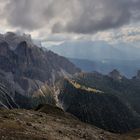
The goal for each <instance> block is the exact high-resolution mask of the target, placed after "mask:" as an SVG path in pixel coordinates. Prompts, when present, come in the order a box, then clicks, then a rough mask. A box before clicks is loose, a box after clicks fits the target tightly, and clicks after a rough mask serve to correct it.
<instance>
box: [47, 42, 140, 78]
mask: <svg viewBox="0 0 140 140" xmlns="http://www.w3.org/2000/svg"><path fill="white" fill-rule="evenodd" d="M48 49H50V50H52V51H54V52H56V53H58V54H59V55H62V56H65V57H67V58H69V60H70V61H71V62H73V63H74V64H75V65H76V66H78V67H80V68H81V69H82V70H84V71H86V72H92V71H98V72H101V73H103V74H107V73H109V72H110V71H112V70H113V69H118V70H119V71H120V72H121V73H122V74H124V75H125V76H127V77H129V78H130V77H132V76H134V75H135V74H136V72H137V70H139V69H140V65H139V61H140V56H139V51H140V48H139V46H138V47H135V46H133V45H130V44H125V43H119V44H108V43H107V42H105V41H73V42H64V43H62V44H60V45H55V46H52V47H49V48H48Z"/></svg>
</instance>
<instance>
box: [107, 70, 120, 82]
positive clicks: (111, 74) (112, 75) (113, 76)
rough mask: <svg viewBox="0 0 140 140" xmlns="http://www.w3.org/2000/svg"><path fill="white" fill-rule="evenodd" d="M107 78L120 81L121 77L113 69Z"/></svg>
mask: <svg viewBox="0 0 140 140" xmlns="http://www.w3.org/2000/svg"><path fill="white" fill-rule="evenodd" d="M109 77H111V78H113V79H114V80H121V79H122V75H121V74H120V72H119V71H118V70H116V69H114V70H113V71H112V72H110V73H109Z"/></svg>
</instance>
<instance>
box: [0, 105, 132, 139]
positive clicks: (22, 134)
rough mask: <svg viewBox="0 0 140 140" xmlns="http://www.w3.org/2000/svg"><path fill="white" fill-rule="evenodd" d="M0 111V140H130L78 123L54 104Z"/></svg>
mask: <svg viewBox="0 0 140 140" xmlns="http://www.w3.org/2000/svg"><path fill="white" fill-rule="evenodd" d="M38 109H39V110H38V111H28V110H19V109H16V110H0V119H1V121H0V139H1V140H3V139H4V140H128V139H129V140H133V138H131V137H125V136H121V135H116V134H112V133H109V132H106V131H104V130H102V129H98V128H96V127H94V126H90V125H88V124H85V123H82V122H80V121H79V120H78V119H76V118H75V117H73V116H71V115H69V114H67V113H65V112H63V111H62V110H61V109H58V108H56V107H54V106H50V105H45V106H40V107H39V108H38Z"/></svg>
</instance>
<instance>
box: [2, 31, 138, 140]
mask: <svg viewBox="0 0 140 140" xmlns="http://www.w3.org/2000/svg"><path fill="white" fill-rule="evenodd" d="M82 44H83V46H84V43H82ZM89 44H90V43H89ZM66 47H67V46H66ZM101 48H102V47H101ZM69 49H72V48H70V47H69ZM108 50H109V48H108ZM79 51H81V49H80V50H79ZM87 51H88V50H87ZM95 51H96V50H95ZM104 51H105V50H104ZM110 51H111V50H110ZM81 52H82V51H81ZM97 52H98V51H97ZM107 52H108V51H107ZM118 52H119V51H118ZM67 53H70V51H68V52H67V51H66V52H65V54H67ZM116 53H117V52H115V51H114V52H113V50H112V51H111V55H112V56H108V57H104V56H102V55H101V59H109V57H113V56H116V57H117V55H116ZM97 54H98V53H97ZM97 54H96V56H97ZM98 55H99V54H98ZM81 56H82V55H81ZM93 56H94V53H93ZM95 61H96V59H95ZM112 61H113V60H112ZM85 63H86V61H85ZM89 63H90V61H89ZM139 85H140V71H138V73H137V75H136V76H134V77H133V78H131V79H130V78H129V79H128V78H127V77H126V76H124V75H122V74H121V73H120V72H119V71H118V70H116V69H115V70H113V71H112V72H110V73H109V74H106V75H104V74H101V73H99V72H88V73H87V72H83V70H81V69H80V68H78V67H77V66H76V65H74V64H73V63H72V60H70V59H67V58H65V57H63V56H60V55H59V54H56V53H54V52H52V51H50V50H48V49H47V50H46V49H44V48H42V47H40V46H39V47H38V46H37V45H35V44H34V43H33V40H32V38H31V36H30V35H26V34H23V35H17V34H15V33H12V32H8V33H6V34H3V35H2V34H1V35H0V118H2V120H3V121H2V122H1V123H0V137H1V138H2V137H4V138H5V139H6V138H7V139H9V136H12V138H13V139H16V138H15V136H17V139H18V138H19V139H21V137H23V139H24V138H27V139H28V138H30V137H31V138H32V139H56V138H54V137H55V136H56V137H57V138H58V139H73V140H75V139H85V140H88V139H93V140H94V139H95V140H103V139H104V140H117V139H120V140H121V139H124V140H125V139H126V140H129V139H130V140H133V138H132V137H133V136H130V137H129V134H131V135H132V134H135V135H136V133H137V132H138V133H139V128H140V107H139V101H140V94H139V92H140V88H139ZM46 104H47V105H46ZM9 109H10V110H9ZM29 109H32V110H29ZM33 110H35V111H33ZM40 112H43V113H40ZM9 114H10V115H9ZM12 116H13V117H12ZM81 121H82V122H83V123H82V122H81ZM85 123H87V124H85ZM9 124H10V125H9ZM52 124H53V126H52ZM46 126H48V127H46ZM54 127H55V129H54ZM2 128H5V129H2ZM44 128H45V130H46V131H44ZM25 129H26V130H25ZM53 129H54V131H53ZM135 129H137V131H134V130H135ZM16 130H17V131H16ZM22 130H25V131H23V132H24V133H22V134H21V132H22ZM9 131H10V135H8V136H7V137H6V134H7V132H9ZM14 131H15V132H16V135H13V132H14ZM27 131H28V132H30V133H27ZM108 131H109V132H108ZM130 131H131V133H129V132H130ZM49 133H50V134H51V135H48V134H49ZM113 133H119V134H113ZM125 133H127V134H125ZM25 134H27V135H25ZM35 134H38V135H35ZM137 138H139V136H138V135H137Z"/></svg>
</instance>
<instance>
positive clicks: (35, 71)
mask: <svg viewBox="0 0 140 140" xmlns="http://www.w3.org/2000/svg"><path fill="white" fill-rule="evenodd" d="M0 71H3V72H2V73H3V74H4V75H3V79H5V80H6V81H8V83H9V85H10V86H11V87H12V88H11V90H12V91H13V96H12V98H13V99H15V100H16V103H18V105H19V106H21V107H27V106H28V103H27V102H26V101H25V100H22V101H19V100H18V98H19V99H20V100H21V98H22V99H23V98H25V99H26V100H27V98H28V100H29V101H30V100H32V99H33V104H34V105H35V104H36V105H38V104H39V103H54V99H53V92H50V90H51V89H50V90H48V85H49V86H52V85H53V84H54V82H55V80H57V79H58V78H60V77H62V76H70V75H71V74H75V73H77V72H79V71H80V69H78V68H76V67H75V66H74V65H73V64H72V63H71V62H69V61H68V60H67V59H66V58H64V57H61V56H59V55H57V54H55V53H53V52H51V51H44V50H43V49H42V48H39V47H37V46H36V45H35V44H34V43H33V41H32V39H31V37H30V36H28V35H25V34H24V35H17V34H15V33H12V32H8V33H6V34H5V35H0ZM0 80H1V79H0ZM17 93H18V95H17ZM37 96H38V97H37ZM47 98H48V99H47ZM37 100H38V101H37ZM30 106H32V105H30ZM28 107H29V106H28Z"/></svg>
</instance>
